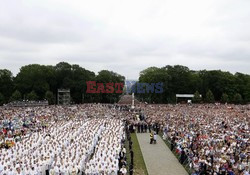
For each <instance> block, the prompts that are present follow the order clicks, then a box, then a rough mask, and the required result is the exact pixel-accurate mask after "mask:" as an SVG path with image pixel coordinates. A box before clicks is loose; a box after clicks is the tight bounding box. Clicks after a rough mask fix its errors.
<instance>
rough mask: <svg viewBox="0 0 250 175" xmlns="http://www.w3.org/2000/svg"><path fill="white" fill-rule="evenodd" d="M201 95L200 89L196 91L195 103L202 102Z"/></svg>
mask: <svg viewBox="0 0 250 175" xmlns="http://www.w3.org/2000/svg"><path fill="white" fill-rule="evenodd" d="M201 100H202V99H201V96H200V93H199V92H198V91H196V92H195V93H194V98H193V102H194V103H200V102H201Z"/></svg>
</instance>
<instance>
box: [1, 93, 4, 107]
mask: <svg viewBox="0 0 250 175" xmlns="http://www.w3.org/2000/svg"><path fill="white" fill-rule="evenodd" d="M3 104H4V96H3V94H2V93H0V106H1V105H3Z"/></svg>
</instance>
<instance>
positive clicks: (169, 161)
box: [136, 133, 188, 175]
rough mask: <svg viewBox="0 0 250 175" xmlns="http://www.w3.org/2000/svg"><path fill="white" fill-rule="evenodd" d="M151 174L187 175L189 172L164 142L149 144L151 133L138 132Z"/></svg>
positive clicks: (159, 139) (159, 140)
mask: <svg viewBox="0 0 250 175" xmlns="http://www.w3.org/2000/svg"><path fill="white" fill-rule="evenodd" d="M136 135H137V139H138V141H139V144H140V147H141V151H142V154H143V158H144V161H145V164H146V166H147V170H148V174H149V175H187V174H188V173H187V172H186V170H185V169H184V168H183V167H182V165H181V164H180V163H179V161H178V160H177V159H176V157H175V156H174V155H173V153H172V152H171V151H170V149H169V148H168V147H167V145H166V144H165V143H164V141H163V140H162V139H161V138H160V136H158V137H157V144H149V133H142V134H141V133H139V134H136Z"/></svg>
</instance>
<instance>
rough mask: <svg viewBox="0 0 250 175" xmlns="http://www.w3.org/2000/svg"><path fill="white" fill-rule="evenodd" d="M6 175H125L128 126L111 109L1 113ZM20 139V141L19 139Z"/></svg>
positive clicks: (0, 155)
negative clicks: (126, 131)
mask: <svg viewBox="0 0 250 175" xmlns="http://www.w3.org/2000/svg"><path fill="white" fill-rule="evenodd" d="M0 116H1V120H0V121H1V123H0V124H1V142H2V144H5V143H6V140H11V141H12V143H13V144H12V145H4V146H3V147H2V149H0V174H1V175H15V174H21V175H33V174H41V175H43V174H44V175H45V174H52V175H60V174H63V175H68V174H70V175H82V174H86V175H93V174H105V175H106V174H107V175H109V174H112V175H113V174H114V175H115V174H126V171H127V169H126V168H125V167H124V165H126V164H122V163H121V161H123V162H124V160H122V158H124V155H123V156H121V154H122V153H123V154H124V152H126V149H125V148H124V143H125V129H126V128H125V122H124V120H123V118H122V115H121V113H120V112H119V111H118V110H115V109H114V108H110V107H108V106H106V105H91V104H90V105H80V106H68V107H67V106H64V107H62V106H49V107H35V108H1V112H0ZM19 132H20V133H21V134H20V136H19V137H20V138H19V139H16V138H17V136H16V135H17V133H19Z"/></svg>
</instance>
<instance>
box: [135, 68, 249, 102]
mask: <svg viewBox="0 0 250 175" xmlns="http://www.w3.org/2000/svg"><path fill="white" fill-rule="evenodd" d="M139 82H140V83H144V82H146V83H155V82H163V83H164V87H163V88H164V92H163V93H162V94H156V93H145V94H136V95H137V97H138V98H139V99H140V100H143V101H146V102H149V103H175V102H176V94H194V98H193V102H195V103H200V102H205V103H213V102H222V103H237V104H240V103H249V102H250V75H247V74H243V73H238V72H237V73H235V74H232V73H230V72H224V71H221V70H211V71H207V70H200V71H194V70H190V69H189V68H188V67H185V66H181V65H175V66H170V65H167V66H164V67H161V68H159V67H149V68H147V69H145V70H143V71H141V72H140V76H139ZM200 95H201V96H200Z"/></svg>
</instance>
